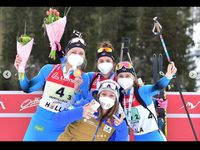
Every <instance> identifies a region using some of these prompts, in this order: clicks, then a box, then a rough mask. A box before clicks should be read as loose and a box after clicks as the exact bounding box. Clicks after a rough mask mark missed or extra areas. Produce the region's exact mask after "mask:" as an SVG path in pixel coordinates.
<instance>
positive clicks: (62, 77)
mask: <svg viewBox="0 0 200 150" xmlns="http://www.w3.org/2000/svg"><path fill="white" fill-rule="evenodd" d="M51 78H53V79H55V80H62V81H68V82H71V83H74V82H75V81H74V80H73V79H70V78H69V79H68V78H65V77H64V76H58V72H55V73H53V74H52V75H51Z"/></svg>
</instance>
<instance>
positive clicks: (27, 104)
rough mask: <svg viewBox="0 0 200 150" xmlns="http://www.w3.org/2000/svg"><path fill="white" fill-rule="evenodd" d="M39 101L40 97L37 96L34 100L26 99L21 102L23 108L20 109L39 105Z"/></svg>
mask: <svg viewBox="0 0 200 150" xmlns="http://www.w3.org/2000/svg"><path fill="white" fill-rule="evenodd" d="M39 102H40V99H39V98H37V97H36V98H35V99H34V100H31V99H27V100H25V101H24V102H23V103H22V104H21V109H20V111H22V110H24V109H27V108H30V107H35V106H38V105H39Z"/></svg>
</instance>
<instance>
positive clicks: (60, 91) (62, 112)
mask: <svg viewBox="0 0 200 150" xmlns="http://www.w3.org/2000/svg"><path fill="white" fill-rule="evenodd" d="M74 79H75V77H74V75H73V71H71V73H70V75H69V78H67V79H66V78H65V77H64V74H63V67H62V65H61V64H58V65H51V64H47V65H45V66H44V67H43V68H42V69H41V70H40V72H39V74H38V75H37V76H36V77H34V78H33V79H32V80H28V78H27V77H26V76H25V78H24V80H20V86H21V88H22V90H23V91H24V92H27V93H30V92H34V91H36V90H39V89H40V88H42V87H43V86H45V87H44V93H43V95H42V98H41V100H40V103H39V106H38V108H37V110H36V112H35V114H34V115H33V117H32V119H31V121H30V124H29V127H28V129H27V131H26V134H25V136H24V141H55V140H56V139H57V137H58V136H59V134H61V133H62V132H63V131H64V129H65V127H66V125H67V124H68V123H71V122H73V121H75V120H77V119H80V118H81V117H82V116H80V114H82V113H81V111H82V110H81V109H75V110H74V111H72V110H70V111H67V110H68V109H70V108H71V106H72V104H73V103H74V102H75V101H74V100H75V99H81V98H86V97H87V95H88V87H89V78H88V76H87V75H86V74H85V73H82V79H83V83H82V84H81V86H80V90H79V92H77V93H75V90H74ZM74 112H76V113H77V112H78V113H77V114H79V116H78V115H76V116H77V118H76V117H75V116H74Z"/></svg>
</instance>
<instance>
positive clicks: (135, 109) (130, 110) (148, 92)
mask: <svg viewBox="0 0 200 150" xmlns="http://www.w3.org/2000/svg"><path fill="white" fill-rule="evenodd" d="M169 82H170V79H168V78H167V77H163V78H161V79H160V80H159V81H158V82H157V83H156V84H155V85H144V86H142V87H140V88H139V89H138V94H139V96H140V97H141V99H142V100H143V102H144V103H145V104H146V106H147V108H145V107H143V106H142V105H141V103H140V102H139V100H138V99H137V96H136V94H135V92H134V88H131V89H129V90H128V92H127V93H124V98H123V100H122V105H123V106H124V111H125V114H126V116H127V117H126V119H127V122H128V124H129V126H130V128H131V129H132V130H133V132H134V140H135V141H165V140H166V139H165V137H164V136H163V133H162V132H161V131H160V130H159V128H158V124H157V117H156V116H157V115H156V111H155V106H154V102H153V100H152V96H154V95H156V94H159V93H160V91H161V90H162V89H163V88H165V87H166V86H167V85H168V84H169Z"/></svg>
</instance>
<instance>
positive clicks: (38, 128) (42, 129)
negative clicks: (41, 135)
mask: <svg viewBox="0 0 200 150" xmlns="http://www.w3.org/2000/svg"><path fill="white" fill-rule="evenodd" d="M34 128H35V129H36V130H38V131H44V127H42V126H40V125H35V127H34Z"/></svg>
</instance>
